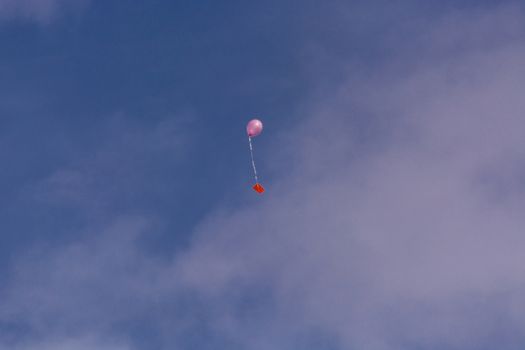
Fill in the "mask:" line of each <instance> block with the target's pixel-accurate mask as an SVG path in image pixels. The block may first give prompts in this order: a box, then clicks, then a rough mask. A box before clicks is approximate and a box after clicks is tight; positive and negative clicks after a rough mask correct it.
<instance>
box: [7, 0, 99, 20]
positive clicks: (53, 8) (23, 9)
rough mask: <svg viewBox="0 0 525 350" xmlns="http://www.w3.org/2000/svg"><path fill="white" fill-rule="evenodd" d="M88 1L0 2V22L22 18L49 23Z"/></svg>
mask: <svg viewBox="0 0 525 350" xmlns="http://www.w3.org/2000/svg"><path fill="white" fill-rule="evenodd" d="M88 1H89V0H0V20H2V19H3V20H6V19H13V18H22V19H28V20H33V21H36V22H38V23H42V24H45V23H49V22H50V21H52V20H53V19H55V18H56V16H57V15H58V14H60V13H62V12H63V11H67V10H71V9H78V8H81V7H83V6H85V5H86V4H87V3H88Z"/></svg>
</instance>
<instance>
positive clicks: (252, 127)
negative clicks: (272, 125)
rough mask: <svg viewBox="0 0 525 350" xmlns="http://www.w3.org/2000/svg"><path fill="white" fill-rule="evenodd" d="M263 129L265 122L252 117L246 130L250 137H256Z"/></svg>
mask: <svg viewBox="0 0 525 350" xmlns="http://www.w3.org/2000/svg"><path fill="white" fill-rule="evenodd" d="M262 130H263V124H262V122H261V121H260V120H259V119H252V120H250V122H249V123H248V125H247V126H246V132H247V133H248V136H249V137H255V136H257V135H259V134H260V133H261V132H262Z"/></svg>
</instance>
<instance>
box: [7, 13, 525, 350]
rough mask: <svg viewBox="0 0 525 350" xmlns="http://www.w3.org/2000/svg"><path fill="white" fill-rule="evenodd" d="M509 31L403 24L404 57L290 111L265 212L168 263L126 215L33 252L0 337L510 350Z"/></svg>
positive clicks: (517, 333)
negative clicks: (292, 126)
mask: <svg viewBox="0 0 525 350" xmlns="http://www.w3.org/2000/svg"><path fill="white" fill-rule="evenodd" d="M524 19H525V18H524V16H523V14H522V13H521V12H520V9H519V8H510V9H509V8H502V9H492V10H490V11H478V12H476V13H475V14H474V15H473V13H470V12H458V13H456V14H453V15H450V16H447V17H446V18H441V19H439V20H436V21H435V22H433V23H425V24H422V23H410V24H406V26H407V27H406V30H408V31H409V32H410V33H413V34H414V37H413V38H412V39H411V41H410V42H403V41H400V40H399V38H396V37H395V36H393V37H392V39H391V40H392V41H391V42H388V43H387V46H388V45H393V43H396V42H397V43H398V45H400V48H402V50H400V51H401V52H402V53H401V54H396V55H394V56H392V57H391V59H390V60H385V63H381V64H379V65H378V66H377V67H376V69H375V70H374V73H373V74H361V75H359V74H356V73H354V72H356V70H357V69H358V66H355V65H352V64H350V63H348V64H345V65H343V66H341V67H340V69H341V71H345V72H350V73H349V74H348V76H347V78H346V79H345V82H344V83H343V84H341V85H337V86H332V90H331V92H332V93H331V94H329V95H330V96H329V97H326V95H324V96H322V97H318V98H312V99H310V101H309V102H305V104H304V107H303V109H304V110H306V111H308V113H307V115H305V120H304V125H303V127H302V128H301V129H300V130H296V132H295V133H294V135H292V136H290V137H287V140H286V143H283V144H279V145H276V146H275V149H274V151H275V153H276V157H281V156H279V155H277V154H278V153H280V152H283V153H284V154H292V155H293V158H292V159H290V164H293V166H290V167H289V168H288V167H282V168H281V167H279V168H275V169H273V171H274V172H275V173H276V174H283V175H282V176H281V179H282V180H281V181H280V182H279V183H275V184H271V185H269V186H268V187H269V191H268V193H267V195H265V196H264V197H261V198H257V201H250V202H249V205H248V204H247V205H246V207H245V208H244V209H238V210H232V209H230V208H226V206H225V208H217V210H216V211H215V213H213V214H210V215H209V217H208V218H207V219H206V220H205V221H203V222H201V224H200V225H199V226H198V227H197V228H196V229H195V232H194V236H193V240H192V243H191V245H190V246H189V247H188V248H187V249H186V250H184V251H183V252H179V253H177V254H175V255H174V257H170V258H166V257H163V258H159V257H155V256H152V255H149V254H147V253H146V252H144V251H143V249H142V247H141V244H140V242H141V240H143V239H147V236H148V235H149V234H151V233H152V232H153V231H154V230H155V220H154V219H151V218H143V217H141V218H137V217H116V218H114V220H113V222H112V223H111V224H109V225H104V227H88V228H86V229H85V230H86V231H87V232H92V234H87V235H83V237H84V238H83V240H82V241H78V242H75V243H72V244H70V245H69V246H68V247H67V248H61V249H60V250H57V249H54V247H52V246H49V247H40V246H38V247H34V248H33V249H31V250H29V251H28V253H27V254H26V255H25V256H23V257H21V258H20V259H19V260H18V261H17V262H16V264H15V267H14V269H13V271H12V275H11V279H10V283H9V285H8V287H7V288H5V289H4V290H2V295H1V296H2V300H3V303H2V306H1V308H0V325H2V329H4V328H5V329H19V330H20V329H21V330H26V331H25V332H24V334H31V337H32V338H33V339H37V340H38V339H41V340H42V341H45V342H54V341H56V339H66V340H65V341H68V340H67V339H69V338H70V336H69V335H70V334H75V335H78V337H79V339H92V338H91V337H92V336H93V334H96V335H97V337H98V338H100V339H105V338H106V336H107V335H111V336H112V339H120V340H121V341H122V343H123V344H128V343H133V344H134V346H132V347H131V348H139V349H149V348H162V349H178V348H180V349H186V348H199V349H221V348H228V349H237V348H239V349H254V350H255V349H257V350H258V349H261V350H262V349H270V348H271V349H353V348H356V349H378V350H382V349H384V350H394V349H421V348H425V349H434V348H435V349H483V348H487V349H492V348H499V349H517V348H519V345H520V344H523V340H524V339H525V332H524V331H523V329H525V328H524V326H525V309H524V306H525V297H524V295H525V284H524V283H523V272H524V271H523V269H524V268H523V249H522V247H523V246H524V245H525V237H523V228H524V227H525V218H524V217H523V215H522V213H523V210H524V209H525V201H524V199H523V198H524V197H523V196H524V194H525V191H524V189H525V154H524V153H525V152H524V151H523V150H524V149H525V139H524V138H523V130H524V129H525V119H524V118H523V110H524V109H525V100H524V99H523V93H522V92H523V86H525V68H524V66H523V62H524V60H525V45H524V44H523V42H522V40H521V39H520V38H522V37H523V34H525V31H524V30H523V27H522V25H521V24H520V23H522V22H523V20H524ZM487 28H491V30H490V31H488V32H487ZM364 119H367V123H363V122H362V121H363V120H364ZM364 125H366V127H365V126H364ZM283 133H284V131H283ZM283 139H284V137H283ZM279 164H282V163H279ZM48 181H51V183H54V182H53V181H54V180H53V179H51V180H48ZM58 182H59V183H63V181H62V180H60V181H58ZM65 183H66V185H67V183H68V181H65ZM53 186H54V185H53ZM53 186H51V188H53ZM67 193H69V192H67ZM86 237H87V238H86ZM90 237H93V238H90ZM50 320H52V321H51V322H50ZM27 330H28V331H27ZM1 334H11V336H10V337H11V338H13V339H8V338H9V337H7V336H5V337H4V338H5V341H4V342H8V341H11V342H15V343H16V342H17V341H18V340H17V337H16V336H13V335H12V334H13V332H7V331H3V332H2V333H1ZM4 338H2V339H4ZM98 338H97V339H98ZM59 341H60V340H59ZM90 341H91V340H88V343H89V342H90ZM97 342H98V340H97ZM97 344H98V345H97V347H96V348H101V345H100V344H99V343H97ZM110 346H111V345H108V347H107V348H108V349H113V348H111V347H110ZM78 348H79V349H84V348H86V349H87V348H89V346H88V345H84V343H81V345H79V346H78ZM102 348H103V347H102ZM21 349H25V348H24V347H21ZM116 349H121V348H119V347H116ZM124 349H127V348H124Z"/></svg>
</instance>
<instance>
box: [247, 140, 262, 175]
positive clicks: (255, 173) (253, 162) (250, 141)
mask: <svg viewBox="0 0 525 350" xmlns="http://www.w3.org/2000/svg"><path fill="white" fill-rule="evenodd" d="M248 142H249V143H250V156H251V157H252V167H253V174H254V175H255V183H259V180H258V179H257V169H256V168H255V161H254V160H253V147H252V138H251V137H250V136H248Z"/></svg>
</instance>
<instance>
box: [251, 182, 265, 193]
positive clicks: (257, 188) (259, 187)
mask: <svg viewBox="0 0 525 350" xmlns="http://www.w3.org/2000/svg"><path fill="white" fill-rule="evenodd" d="M253 189H254V190H255V192H257V193H263V192H264V187H262V185H261V184H260V183H256V184H255V185H254V186H253Z"/></svg>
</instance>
